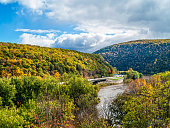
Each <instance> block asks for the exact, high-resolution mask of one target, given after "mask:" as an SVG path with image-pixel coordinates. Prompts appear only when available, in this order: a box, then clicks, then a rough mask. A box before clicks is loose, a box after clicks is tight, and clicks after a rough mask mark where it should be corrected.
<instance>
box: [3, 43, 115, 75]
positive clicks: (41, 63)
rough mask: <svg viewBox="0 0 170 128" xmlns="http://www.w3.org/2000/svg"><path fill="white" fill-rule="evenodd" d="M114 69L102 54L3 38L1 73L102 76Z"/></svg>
mask: <svg viewBox="0 0 170 128" xmlns="http://www.w3.org/2000/svg"><path fill="white" fill-rule="evenodd" d="M114 71H115V70H114V69H113V68H112V66H110V64H108V63H107V62H106V61H105V60H104V59H103V58H102V57H101V56H100V55H95V54H87V53H81V52H77V51H73V50H67V49H60V48H47V47H39V46H31V45H23V44H13V43H2V42H0V77H11V76H23V75H24V76H30V75H34V76H41V77H43V76H45V75H54V76H56V77H59V76H60V75H62V74H63V73H64V72H66V73H76V74H81V75H83V76H84V77H90V76H95V77H98V76H101V75H108V74H109V73H112V72H114Z"/></svg>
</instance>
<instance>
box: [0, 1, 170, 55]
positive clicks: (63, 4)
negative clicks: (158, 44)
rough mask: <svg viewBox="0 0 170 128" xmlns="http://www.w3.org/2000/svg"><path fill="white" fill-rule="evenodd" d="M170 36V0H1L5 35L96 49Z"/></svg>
mask: <svg viewBox="0 0 170 128" xmlns="http://www.w3.org/2000/svg"><path fill="white" fill-rule="evenodd" d="M168 38H170V0H0V41H1V42H12V43H20V44H31V45H39V46H43V47H56V48H64V49H71V50H77V51H81V52H86V53H92V52H94V51H96V50H99V49H100V48H103V47H106V46H109V45H113V44H117V43H121V42H124V41H130V40H138V39H168Z"/></svg>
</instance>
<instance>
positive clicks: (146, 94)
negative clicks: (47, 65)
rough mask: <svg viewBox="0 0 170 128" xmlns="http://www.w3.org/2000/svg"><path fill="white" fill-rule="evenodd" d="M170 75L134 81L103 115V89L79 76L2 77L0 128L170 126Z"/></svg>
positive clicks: (164, 74) (167, 73)
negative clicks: (100, 109)
mask: <svg viewBox="0 0 170 128" xmlns="http://www.w3.org/2000/svg"><path fill="white" fill-rule="evenodd" d="M169 85H170V72H169V71H167V72H164V73H159V74H156V75H153V76H152V77H151V78H150V79H149V80H148V81H145V79H136V80H134V81H132V82H131V83H129V85H128V88H127V89H126V90H125V92H124V93H123V94H119V95H118V96H117V98H116V99H114V100H113V101H112V103H111V104H110V106H109V110H110V111H109V113H106V116H107V118H106V119H107V121H106V119H103V118H100V117H98V116H97V115H98V112H97V110H96V104H97V103H99V99H98V98H97V96H98V94H97V92H98V91H99V86H98V85H92V83H90V82H89V81H87V80H86V79H84V78H82V77H80V76H75V75H74V76H69V75H68V74H66V73H64V74H63V75H62V76H61V77H60V78H59V79H56V78H55V77H54V76H47V77H46V78H42V77H39V76H22V77H13V78H5V77H3V78H0V88H1V89H0V128H18V127H21V128H22V127H26V128H41V127H43V128H44V127H47V128H59V127H63V128H74V127H75V128H111V127H113V126H115V127H116V126H117V127H125V128H149V127H150V128H151V127H154V128H160V127H161V128H168V127H169V121H170V120H169V119H170V117H169V116H170V115H169V97H170V90H169Z"/></svg>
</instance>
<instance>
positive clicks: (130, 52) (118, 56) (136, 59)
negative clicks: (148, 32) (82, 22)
mask: <svg viewBox="0 0 170 128" xmlns="http://www.w3.org/2000/svg"><path fill="white" fill-rule="evenodd" d="M169 51H170V39H160V40H137V41H130V42H125V43H120V44H115V45H112V46H109V47H106V48H103V49H100V50H98V51H96V52H95V53H96V54H100V55H102V56H103V58H104V59H105V60H106V61H107V62H109V63H110V64H111V65H112V66H113V67H116V68H117V69H118V70H120V71H126V70H128V69H129V68H132V69H134V70H135V71H138V72H141V73H143V74H154V73H158V72H164V71H168V70H170V52H169Z"/></svg>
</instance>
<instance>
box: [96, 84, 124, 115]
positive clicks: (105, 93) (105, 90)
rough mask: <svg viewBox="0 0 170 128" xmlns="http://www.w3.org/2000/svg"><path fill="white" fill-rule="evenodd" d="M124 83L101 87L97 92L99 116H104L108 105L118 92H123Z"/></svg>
mask: <svg viewBox="0 0 170 128" xmlns="http://www.w3.org/2000/svg"><path fill="white" fill-rule="evenodd" d="M126 87H127V86H125V85H124V84H116V85H111V86H106V87H102V88H101V89H100V91H99V92H98V97H99V98H100V103H99V104H98V105H97V110H98V113H99V117H105V113H106V112H107V111H108V109H107V108H108V105H109V104H110V103H111V101H112V100H113V99H114V98H116V96H117V94H118V93H123V92H124V90H125V88H126Z"/></svg>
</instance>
